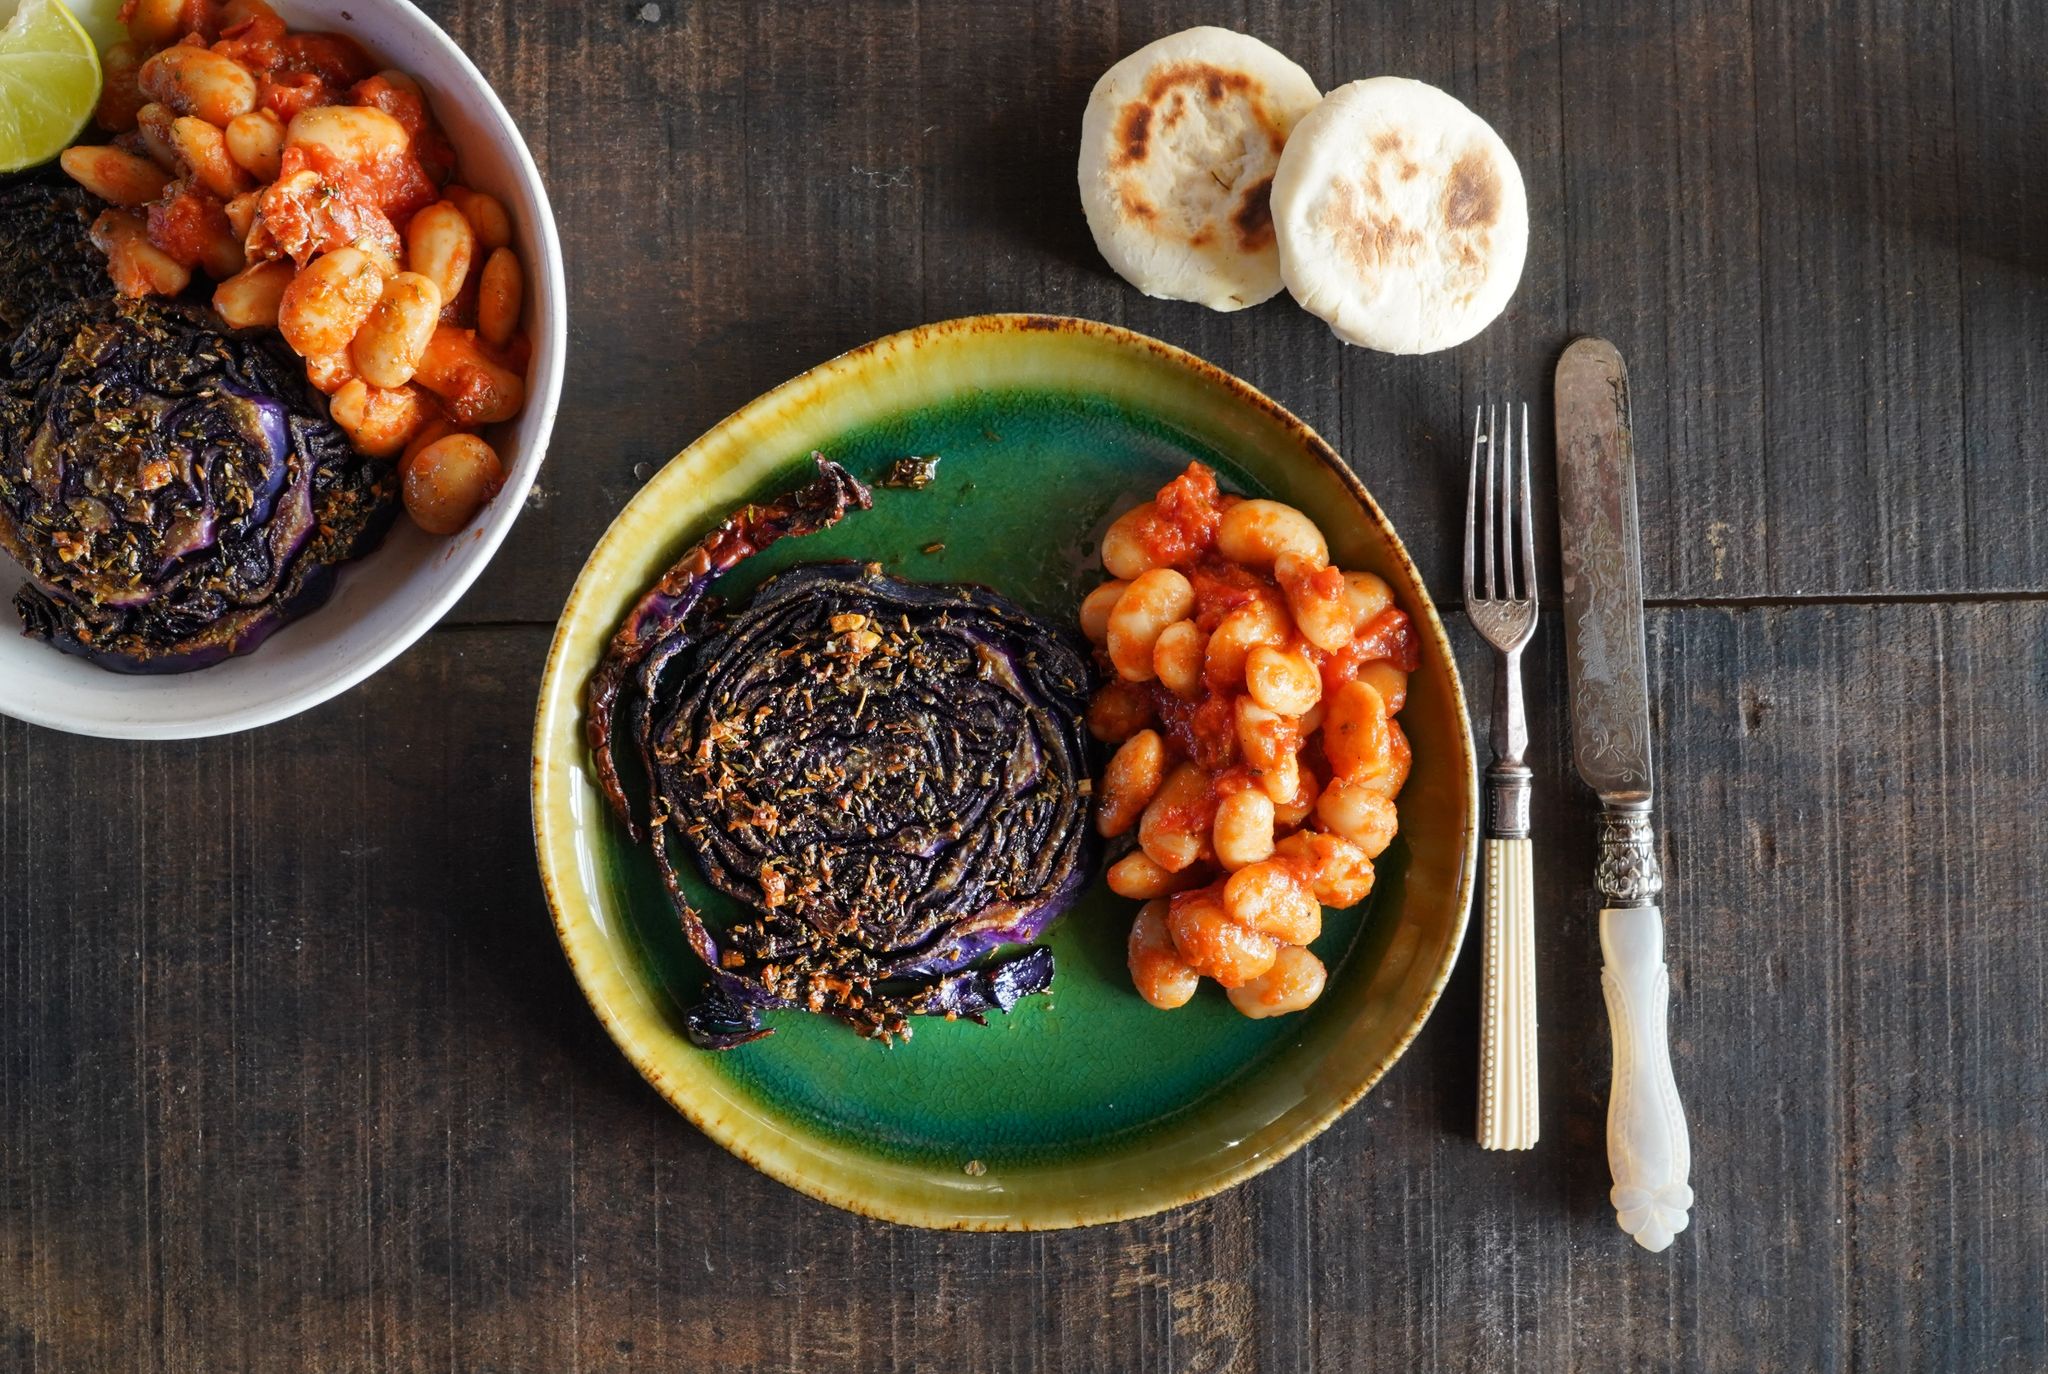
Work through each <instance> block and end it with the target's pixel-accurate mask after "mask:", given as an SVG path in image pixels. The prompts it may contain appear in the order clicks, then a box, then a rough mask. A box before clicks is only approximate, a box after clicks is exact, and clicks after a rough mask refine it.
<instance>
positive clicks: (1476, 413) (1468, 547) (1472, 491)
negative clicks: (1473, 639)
mask: <svg viewBox="0 0 2048 1374" xmlns="http://www.w3.org/2000/svg"><path fill="white" fill-rule="evenodd" d="M1484 410H1485V408H1484V407H1483V406H1474V407H1473V408H1472V462H1471V465H1470V467H1469V468H1468V469H1467V474H1466V478H1465V600H1466V601H1467V602H1468V603H1469V602H1471V601H1474V600H1476V599H1477V598H1476V597H1475V596H1474V595H1473V586H1472V562H1473V546H1474V543H1475V537H1476V536H1477V534H1478V533H1479V531H1478V528H1477V522H1478V516H1479V417H1480V415H1481V414H1483V413H1484Z"/></svg>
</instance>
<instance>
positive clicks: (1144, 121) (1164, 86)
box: [1117, 62, 1287, 164]
mask: <svg viewBox="0 0 2048 1374" xmlns="http://www.w3.org/2000/svg"><path fill="white" fill-rule="evenodd" d="M1196 93H1199V95H1198V96H1197V94H1196ZM1232 96H1238V97H1241V98H1242V99H1243V100H1244V102H1245V106H1246V109H1247V110H1248V111H1249V112H1250V114H1251V117H1252V120H1253V122H1254V123H1256V124H1257V125H1258V127H1259V128H1260V129H1262V130H1263V131H1264V132H1265V134H1266V137H1267V139H1268V140H1269V141H1270V142H1271V144H1272V146H1273V147H1274V148H1275V149H1276V150H1277V149H1278V148H1279V147H1280V146H1281V145H1282V144H1284V143H1285V142H1286V141H1287V131H1286V130H1285V129H1283V128H1281V127H1280V122H1279V120H1277V119H1275V118H1274V117H1273V114H1272V112H1271V110H1270V109H1269V108H1268V102H1267V100H1266V99H1265V87H1264V86H1262V85H1260V84H1259V82H1258V81H1257V80H1255V79H1254V78H1252V77H1251V76H1248V75H1246V74H1245V73H1244V72H1234V71H1231V70H1230V69H1228V68H1227V67H1217V66H1212V65H1210V64H1209V63H1207V62H1172V63H1169V64H1167V65H1166V66H1164V67H1160V68H1158V69H1157V70H1156V71H1154V72H1152V73H1151V74H1150V75H1148V76H1147V77H1146V78H1145V89H1144V90H1143V91H1142V92H1140V93H1139V96H1138V98H1137V99H1136V100H1133V101H1132V102H1131V103H1130V104H1128V105H1126V106H1124V111H1123V115H1122V117H1121V119H1120V120H1119V122H1118V130H1117V133H1118V137H1117V141H1118V143H1119V144H1121V145H1122V149H1123V152H1122V160H1123V161H1124V162H1125V163H1127V164H1128V163H1133V162H1143V161H1144V160H1145V154H1146V153H1147V151H1149V149H1150V144H1151V134H1152V116H1153V114H1154V112H1155V111H1156V112H1159V114H1160V115H1161V125H1162V126H1163V127H1171V126H1172V125H1173V124H1174V123H1176V122H1178V121H1179V119H1180V117H1181V115H1182V114H1183V113H1185V106H1186V102H1187V101H1189V100H1190V99H1195V98H1199V99H1202V100H1206V101H1208V102H1209V103H1210V104H1211V105H1221V104H1222V103H1223V102H1224V101H1225V100H1226V99H1228V98H1230V97H1232ZM1169 97H1170V98H1171V103H1170V104H1169V103H1168V101H1169Z"/></svg>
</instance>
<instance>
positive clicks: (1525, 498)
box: [1521, 401, 1536, 602]
mask: <svg viewBox="0 0 2048 1374" xmlns="http://www.w3.org/2000/svg"><path fill="white" fill-rule="evenodd" d="M1521 498H1522V595H1523V596H1525V597H1527V598H1529V600H1530V601H1531V602H1534V601H1535V600H1536V519H1535V517H1534V516H1533V515H1532V514H1531V513H1530V510H1531V508H1532V507H1533V506H1534V505H1535V504H1536V502H1535V500H1534V499H1533V497H1532V495H1531V493H1530V491H1529V403H1528V402H1527V401H1524V402H1522V492H1521Z"/></svg>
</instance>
